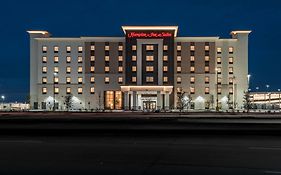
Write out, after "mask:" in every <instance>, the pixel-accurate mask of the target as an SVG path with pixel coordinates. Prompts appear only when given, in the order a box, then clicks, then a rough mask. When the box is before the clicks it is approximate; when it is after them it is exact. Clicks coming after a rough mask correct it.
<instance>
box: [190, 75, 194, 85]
mask: <svg viewBox="0 0 281 175" xmlns="http://www.w3.org/2000/svg"><path fill="white" fill-rule="evenodd" d="M190 83H191V84H194V83H195V77H194V76H192V77H190Z"/></svg>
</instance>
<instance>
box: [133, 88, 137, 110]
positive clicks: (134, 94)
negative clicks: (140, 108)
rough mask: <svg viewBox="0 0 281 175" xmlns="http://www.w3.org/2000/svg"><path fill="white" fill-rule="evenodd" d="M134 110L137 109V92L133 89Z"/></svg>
mask: <svg viewBox="0 0 281 175" xmlns="http://www.w3.org/2000/svg"><path fill="white" fill-rule="evenodd" d="M133 110H137V92H136V91H133Z"/></svg>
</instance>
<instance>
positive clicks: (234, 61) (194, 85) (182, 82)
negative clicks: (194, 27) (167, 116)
mask: <svg viewBox="0 0 281 175" xmlns="http://www.w3.org/2000/svg"><path fill="white" fill-rule="evenodd" d="M122 29H123V31H124V35H125V36H121V37H79V38H56V37H51V34H50V33H49V32H47V31H28V33H29V35H30V106H31V109H42V110H51V109H53V108H54V107H55V109H58V110H65V109H66V105H65V97H66V96H68V95H70V94H71V95H72V97H73V98H72V101H73V104H72V108H73V109H82V110H83V109H85V110H90V109H91V110H92V109H116V110H145V109H150V110H155V109H165V110H169V109H177V107H178V106H179V105H180V103H181V101H182V98H179V94H180V93H181V94H182V93H184V98H185V99H188V101H189V103H188V108H189V109H195V110H205V109H214V108H216V107H219V108H220V109H222V110H223V109H225V110H226V109H229V108H235V109H242V108H243V96H244V91H246V90H247V89H248V81H247V75H248V35H249V33H250V31H232V32H231V36H232V37H231V38H229V39H221V38H219V37H178V36H177V34H178V27H177V26H123V27H122Z"/></svg>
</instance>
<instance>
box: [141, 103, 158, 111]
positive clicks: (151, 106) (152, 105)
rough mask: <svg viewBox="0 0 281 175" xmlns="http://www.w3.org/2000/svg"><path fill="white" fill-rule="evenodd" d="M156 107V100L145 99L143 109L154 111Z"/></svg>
mask: <svg viewBox="0 0 281 175" xmlns="http://www.w3.org/2000/svg"><path fill="white" fill-rule="evenodd" d="M156 108H157V106H156V101H143V110H149V111H154V110H156Z"/></svg>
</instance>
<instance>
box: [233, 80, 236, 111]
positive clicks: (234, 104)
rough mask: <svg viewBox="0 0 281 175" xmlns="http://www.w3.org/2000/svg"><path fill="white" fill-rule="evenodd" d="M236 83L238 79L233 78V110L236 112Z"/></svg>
mask: <svg viewBox="0 0 281 175" xmlns="http://www.w3.org/2000/svg"><path fill="white" fill-rule="evenodd" d="M235 82H236V77H235V76H233V110H234V111H235V109H236V102H235V95H236V92H235Z"/></svg>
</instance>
